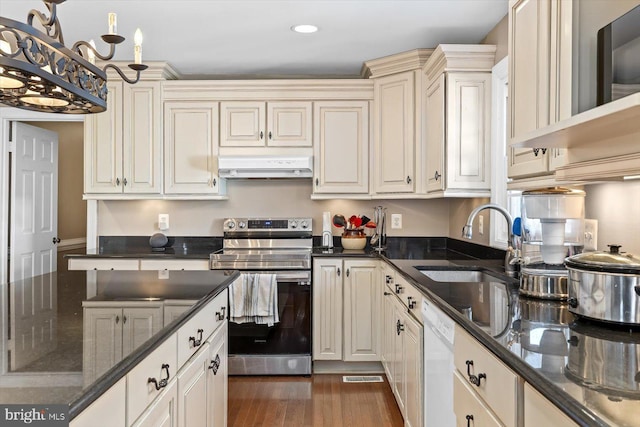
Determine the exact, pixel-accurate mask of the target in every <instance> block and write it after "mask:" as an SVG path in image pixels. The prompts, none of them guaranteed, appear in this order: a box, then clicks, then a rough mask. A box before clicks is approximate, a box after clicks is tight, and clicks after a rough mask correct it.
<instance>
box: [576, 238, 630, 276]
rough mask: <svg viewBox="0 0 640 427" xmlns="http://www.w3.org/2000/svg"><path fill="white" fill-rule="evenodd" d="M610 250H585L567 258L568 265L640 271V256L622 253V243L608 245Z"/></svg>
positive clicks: (600, 269) (602, 269)
mask: <svg viewBox="0 0 640 427" xmlns="http://www.w3.org/2000/svg"><path fill="white" fill-rule="evenodd" d="M608 246H609V252H583V253H581V254H577V255H573V256H570V257H569V258H567V259H566V262H565V263H566V265H567V266H568V267H577V268H586V269H588V270H597V271H609V272H612V271H614V272H619V273H629V274H639V273H640V258H638V257H636V256H635V255H633V254H629V253H621V252H620V248H621V246H620V245H608Z"/></svg>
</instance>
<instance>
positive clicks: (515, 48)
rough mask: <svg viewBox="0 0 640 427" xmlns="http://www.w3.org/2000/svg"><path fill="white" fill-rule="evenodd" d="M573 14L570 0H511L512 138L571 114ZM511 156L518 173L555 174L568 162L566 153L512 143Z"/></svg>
mask: <svg viewBox="0 0 640 427" xmlns="http://www.w3.org/2000/svg"><path fill="white" fill-rule="evenodd" d="M572 15H573V12H572V2H570V1H561V0H511V1H510V3H509V116H510V118H511V119H510V127H509V136H510V138H516V137H520V136H522V135H524V134H526V133H528V132H531V131H534V130H536V129H540V128H543V127H545V126H548V125H550V124H553V123H555V122H557V121H559V120H562V119H566V118H568V117H570V116H571V100H572V96H571V86H572V69H571V67H572V55H573V53H572V44H571V43H572V40H571V38H572V29H571V28H572ZM508 155H509V170H508V173H509V177H515V178H517V177H525V176H535V175H545V174H549V173H551V172H553V171H554V170H555V168H556V167H558V166H561V165H563V164H564V159H563V158H562V157H563V156H562V155H561V153H549V152H547V153H546V154H541V152H538V155H536V154H535V153H534V152H533V151H532V149H524V148H513V147H509V150H508Z"/></svg>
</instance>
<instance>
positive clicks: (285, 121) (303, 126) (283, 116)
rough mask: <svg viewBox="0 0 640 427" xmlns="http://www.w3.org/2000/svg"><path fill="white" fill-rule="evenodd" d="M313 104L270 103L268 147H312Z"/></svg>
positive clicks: (268, 111) (268, 105)
mask: <svg viewBox="0 0 640 427" xmlns="http://www.w3.org/2000/svg"><path fill="white" fill-rule="evenodd" d="M311 111H312V109H311V102H268V103H267V135H266V139H267V145H268V146H271V147H311V146H312V145H313V139H312V130H311V129H312V127H311V126H312V120H311Z"/></svg>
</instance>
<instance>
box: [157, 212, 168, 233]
mask: <svg viewBox="0 0 640 427" xmlns="http://www.w3.org/2000/svg"><path fill="white" fill-rule="evenodd" d="M158 228H159V229H160V230H161V231H165V230H168V229H169V214H158Z"/></svg>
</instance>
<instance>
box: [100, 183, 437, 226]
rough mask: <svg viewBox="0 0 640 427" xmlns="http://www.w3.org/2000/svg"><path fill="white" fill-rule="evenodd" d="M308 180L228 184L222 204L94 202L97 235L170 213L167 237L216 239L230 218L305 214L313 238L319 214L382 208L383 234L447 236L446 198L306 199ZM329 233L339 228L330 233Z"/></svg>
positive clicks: (347, 213)
mask: <svg viewBox="0 0 640 427" xmlns="http://www.w3.org/2000/svg"><path fill="white" fill-rule="evenodd" d="M311 185H312V184H311V180H298V179H294V180H255V179H254V180H230V181H228V182H227V189H228V193H229V200H227V201H163V200H143V201H103V202H99V204H98V218H99V224H98V234H99V235H102V236H106V235H111V236H122V235H137V236H148V235H151V234H153V233H155V232H157V231H158V229H157V222H158V214H159V213H168V214H169V215H170V226H171V228H170V229H169V230H168V231H167V232H166V233H167V234H168V235H173V236H220V235H222V221H223V219H224V218H226V217H232V216H247V217H248V216H252V217H282V216H310V217H312V218H313V220H314V234H315V235H320V234H321V232H322V212H324V211H329V212H331V214H332V215H333V214H337V213H340V214H342V215H344V216H351V215H352V214H353V215H367V216H368V217H370V218H373V208H374V207H375V206H378V205H382V206H384V207H386V208H387V212H388V214H387V219H388V223H387V224H388V227H387V235H389V236H447V235H448V233H449V201H448V200H368V201H355V200H318V201H313V200H311V198H310V197H311V188H312V187H311ZM392 213H400V214H402V215H403V218H402V219H403V228H402V229H400V230H393V229H391V227H390V219H391V214H392ZM333 232H334V235H338V234H339V230H337V229H334V230H333Z"/></svg>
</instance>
